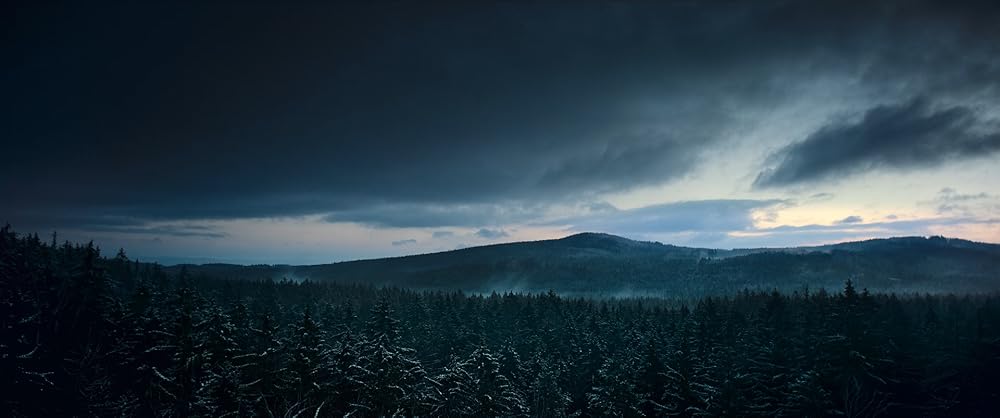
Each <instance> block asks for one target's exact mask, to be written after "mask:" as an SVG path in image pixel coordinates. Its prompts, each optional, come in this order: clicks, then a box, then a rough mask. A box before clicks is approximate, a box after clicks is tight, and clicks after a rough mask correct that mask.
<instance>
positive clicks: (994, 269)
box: [170, 233, 1000, 297]
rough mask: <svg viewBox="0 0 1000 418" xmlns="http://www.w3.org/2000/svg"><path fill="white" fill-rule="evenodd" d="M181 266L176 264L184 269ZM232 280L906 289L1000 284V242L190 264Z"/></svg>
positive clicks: (619, 291) (590, 237)
mask: <svg viewBox="0 0 1000 418" xmlns="http://www.w3.org/2000/svg"><path fill="white" fill-rule="evenodd" d="M180 268H181V266H174V267H171V268H170V269H171V270H175V271H176V270H179V269H180ZM185 268H187V269H188V271H189V272H190V273H192V274H195V275H207V276H211V277H223V278H232V279H265V278H272V279H275V280H279V279H282V278H288V279H291V280H313V281H337V282H358V283H370V284H375V285H394V286H401V287H409V288H417V289H441V290H451V289H458V290H463V291H470V292H492V291H497V292H506V291H526V292H538V291H546V290H549V289H553V290H555V291H557V292H560V293H564V294H590V295H604V296H627V295H658V296H668V297H669V296H677V297H689V296H701V295H713V294H731V293H734V292H737V291H740V290H742V289H744V288H749V289H780V290H785V291H796V290H803V289H805V288H808V289H812V290H817V289H819V288H827V289H839V288H840V287H841V286H842V284H843V282H844V280H846V279H848V278H852V279H853V280H854V281H855V282H856V283H858V286H859V288H863V287H866V288H869V289H871V290H891V291H897V292H935V293H942V292H944V293H947V292H990V291H996V290H1000V245H996V244H982V243H975V242H971V241H965V240H958V239H947V238H941V237H931V238H924V237H905V238H890V239H877V240H869V241H861V242H848V243H840V244H834V245H826V246H820V247H798V248H780V249H739V250H714V249H705V248H689V247H678V246H673V245H665V244H660V243H655V242H640V241H633V240H629V239H626V238H622V237H618V236H614V235H607V234H598V233H581V234H576V235H572V236H569V237H566V238H562V239H556V240H545V241H534V242H519V243H510V244H498V245H489V246H482V247H473V248H465V249H460V250H454V251H447V252H441V253H433V254H424V255H414V256H407V257H396V258H384V259H375V260H361V261H351V262H341V263H333V264H323V265H312V266H287V265H273V266H272V265H257V266H237V265H228V264H207V265H197V266H196V265H186V266H185Z"/></svg>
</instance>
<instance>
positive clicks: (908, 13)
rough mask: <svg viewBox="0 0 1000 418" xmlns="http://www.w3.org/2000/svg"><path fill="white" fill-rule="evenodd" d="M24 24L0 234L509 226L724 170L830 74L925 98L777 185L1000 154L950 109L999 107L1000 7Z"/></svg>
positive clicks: (518, 7) (259, 12) (14, 39)
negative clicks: (555, 208)
mask: <svg viewBox="0 0 1000 418" xmlns="http://www.w3.org/2000/svg"><path fill="white" fill-rule="evenodd" d="M7 7H10V8H11V9H10V10H6V13H3V18H2V19H3V22H2V23H4V27H5V30H6V36H5V37H3V39H2V41H0V42H3V46H4V51H5V52H6V54H5V55H7V57H8V60H7V62H8V63H9V64H8V65H7V66H5V68H4V73H3V75H2V78H0V87H2V91H3V93H4V94H3V97H4V98H3V100H2V108H0V118H2V119H0V122H2V123H0V137H2V138H4V151H5V156H6V157H7V158H5V159H4V163H3V164H0V192H2V193H3V194H4V195H5V196H15V197H16V198H14V199H5V200H4V201H3V202H0V215H2V216H5V217H6V218H7V219H0V221H2V220H10V221H12V222H18V221H20V222H22V223H29V224H31V225H38V226H53V225H75V226H81V225H98V226H101V225H103V226H104V227H106V226H107V225H109V224H113V223H115V222H118V221H117V220H120V219H126V220H129V222H136V223H141V222H142V221H149V220H160V221H170V220H181V219H184V220H187V219H233V218H250V217H272V216H297V215H308V214H323V215H325V216H326V215H328V220H330V221H333V222H360V223H364V224H368V225H374V226H384V227H397V226H422V227H441V226H472V227H475V228H479V227H486V226H491V227H495V226H496V225H498V224H501V223H503V222H506V221H507V220H511V219H519V220H523V219H526V218H530V217H531V216H533V215H532V214H535V213H541V212H543V211H544V208H545V207H546V206H547V205H553V204H567V202H569V204H573V203H575V202H577V201H593V200H598V199H596V198H595V196H596V197H598V198H599V196H600V195H602V194H606V193H612V192H621V191H627V190H632V189H635V188H639V187H644V186H651V185H661V184H665V183H669V182H672V181H677V180H678V179H682V178H684V177H685V176H688V175H690V174H691V173H693V172H695V171H696V170H698V169H699V168H704V167H708V168H709V169H711V167H712V164H713V163H714V161H713V156H714V155H715V153H717V152H718V148H719V147H725V146H726V144H725V143H724V138H725V137H726V136H727V135H733V133H734V132H740V129H739V127H740V125H738V123H740V122H739V121H740V118H741V117H744V114H745V112H746V111H748V110H752V109H769V108H773V107H775V106H778V105H780V104H781V103H783V101H784V100H787V99H788V98H789V97H795V96H796V94H798V93H797V91H796V90H795V89H794V88H790V87H789V86H796V85H812V83H813V81H815V80H816V79H820V78H823V77H831V78H836V77H841V78H845V79H849V80H854V81H856V82H857V83H861V84H863V85H865V86H867V88H868V89H869V90H870V91H871V92H873V94H885V95H887V96H891V97H897V96H899V95H901V94H905V95H906V97H910V96H913V95H925V96H927V97H928V100H929V102H920V101H918V102H913V103H906V104H902V105H892V106H882V107H877V108H874V109H872V110H870V111H869V112H868V113H867V114H866V115H865V117H864V118H863V120H862V121H860V122H858V123H848V124H836V125H831V126H828V127H826V128H824V129H822V130H820V131H817V132H816V133H815V134H813V135H812V136H810V137H809V138H807V139H806V140H805V141H803V142H802V143H800V144H797V145H793V146H792V147H790V148H788V149H786V150H785V152H783V153H782V154H781V155H780V156H779V157H780V158H779V159H778V160H777V161H778V164H777V165H776V166H775V167H773V170H771V171H767V172H766V173H762V174H761V176H760V177H759V178H758V180H757V185H758V186H761V187H764V186H780V185H787V184H792V183H796V182H800V181H809V180H818V179H824V178H828V177H831V176H837V175H841V174H850V173H855V172H859V171H862V170H865V169H869V168H883V167H887V168H912V167H920V166H927V165H934V164H939V163H941V162H943V161H947V160H951V159H957V158H962V157H965V156H969V155H977V154H983V153H988V152H992V151H993V150H995V149H996V146H997V145H996V142H997V140H996V137H995V135H994V134H991V133H988V132H986V133H984V132H979V131H977V130H974V129H973V128H970V127H968V126H967V123H970V122H976V121H977V119H976V116H975V115H974V112H972V110H971V109H970V108H969V107H965V106H951V107H935V106H932V105H931V104H936V103H938V100H937V99H938V98H939V96H940V97H943V96H948V98H949V99H950V100H952V101H954V100H956V99H955V97H956V96H957V95H977V97H980V98H982V97H983V96H984V95H986V96H985V97H988V98H995V94H996V92H997V89H996V85H997V80H1000V65H997V61H996V59H995V57H996V56H998V45H1000V42H998V40H1000V36H998V31H1000V29H998V28H1000V25H996V22H997V21H998V20H997V17H998V14H997V8H996V4H995V3H986V2H983V3H979V2H948V3H943V2H942V3H936V2H915V1H901V2H892V1H888V2H880V3H879V4H878V6H877V7H873V6H872V5H870V4H868V3H863V2H842V1H829V2H825V1H816V2H784V1H774V2H770V1H762V2H747V3H742V4H733V3H724V2H719V3H713V2H689V1H678V2H650V3H641V2H636V3H630V2H606V3H601V2H578V3H575V4H572V5H569V4H563V3H552V4H544V3H539V4H527V3H524V2H513V3H507V4H486V3H483V2H468V3H454V4H448V5H444V4H435V5H428V4H417V3H398V2H392V3H389V2H386V3H381V2H364V3H361V2H331V3H326V4H323V3H310V4H300V5H296V6H295V7H285V8H278V7H276V6H274V5H272V4H269V3H264V2H245V3H240V4H238V5H235V4H230V3H217V2H196V3H195V2H193V3H181V2H169V3H167V2H164V3H159V2H154V3H150V2H137V3H131V4H117V5H111V4H105V3H94V2H78V3H73V4H68V5H58V4H55V3H47V2H25V3H15V4H13V5H10V6H7ZM991 95H993V96H991ZM928 103H930V104H928ZM991 135H992V136H991ZM944 136H948V137H949V138H950V139H949V140H948V141H950V142H947V143H946V142H945V141H944V140H942V139H940V138H942V137H944ZM865 150H872V151H871V153H870V155H869V153H868V152H865ZM526 202H530V203H526Z"/></svg>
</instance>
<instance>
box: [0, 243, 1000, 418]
mask: <svg viewBox="0 0 1000 418" xmlns="http://www.w3.org/2000/svg"><path fill="white" fill-rule="evenodd" d="M0 329H2V330H3V331H2V333H0V376H3V379H2V380H0V385H2V388H0V415H3V416H11V417H22V416H24V417H42V416H45V417H55V416H142V417H190V416H205V417H224V416H229V417H244V416H265V417H277V416H280V417H323V416H351V417H383V416H435V417H437V416H441V417H457V416H476V417H489V416H531V417H568V416H578V417H604V416H624V417H643V416H656V417H660V416H663V417H667V416H669V417H757V416H759V417H822V416H844V417H877V416H885V417H920V416H960V417H986V416H994V415H995V414H996V411H997V410H1000V409H998V408H1000V398H998V391H1000V380H998V379H997V376H1000V298H998V295H996V294H976V295H950V294H916V293H909V294H884V293H877V292H869V291H867V290H866V289H859V288H856V287H855V285H854V284H853V283H852V282H851V281H849V280H845V283H844V286H843V288H842V290H840V291H837V292H827V291H824V290H818V291H805V290H803V291H797V292H783V293H782V292H777V291H762V290H744V291H739V292H735V293H732V294H728V295H719V296H709V297H702V298H698V299H690V300H684V301H678V300H677V299H659V298H618V299H615V298H608V299H586V298H576V297H566V296H560V294H559V293H558V289H555V290H553V291H549V292H543V293H509V292H508V293H492V294H465V293H462V292H458V291H418V290H412V289H404V288H399V287H377V286H373V285H370V284H368V285H365V284H346V283H317V282H311V281H302V282H296V281H290V280H272V279H263V278H262V279H260V280H225V279H221V278H218V277H205V276H201V275H198V274H192V273H190V272H188V271H187V270H185V269H180V270H179V271H178V272H176V273H174V272H170V273H168V272H167V271H166V270H165V269H163V268H161V267H160V266H158V265H156V264H151V263H141V262H139V261H138V260H132V259H130V258H129V257H128V256H127V253H126V252H125V251H124V250H119V251H118V252H117V253H116V254H115V255H114V256H104V255H102V254H101V251H100V250H99V249H98V248H96V247H95V246H94V245H93V244H92V243H91V244H85V245H83V244H71V243H69V242H65V243H58V242H56V240H55V236H53V239H52V240H51V241H49V240H42V239H40V238H39V237H38V236H37V235H20V234H17V233H15V232H14V231H13V230H12V229H11V228H10V227H9V226H8V227H5V228H3V229H2V231H0Z"/></svg>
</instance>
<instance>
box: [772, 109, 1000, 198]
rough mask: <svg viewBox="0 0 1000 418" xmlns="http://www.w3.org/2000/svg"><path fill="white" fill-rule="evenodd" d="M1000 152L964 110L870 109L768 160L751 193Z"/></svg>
mask: <svg viewBox="0 0 1000 418" xmlns="http://www.w3.org/2000/svg"><path fill="white" fill-rule="evenodd" d="M998 151H1000V129H998V128H997V127H996V126H990V125H988V124H986V123H984V122H983V121H981V120H980V119H978V118H977V117H976V115H975V113H974V112H973V110H972V109H970V108H968V107H964V106H953V107H945V108H935V107H933V106H931V105H930V104H929V103H928V102H927V100H926V99H924V98H917V99H914V100H912V101H909V102H907V103H902V104H898V105H884V106H877V107H874V108H872V109H870V110H868V111H866V112H865V113H864V116H863V117H862V118H861V120H859V121H857V122H846V123H834V124H830V125H827V126H824V127H822V128H820V129H819V130H817V131H816V132H815V133H813V134H812V135H810V136H809V137H808V138H806V139H805V140H803V141H802V142H797V143H794V144H792V145H789V146H787V147H785V148H784V149H782V150H781V151H779V152H777V153H775V154H772V155H771V156H770V157H769V159H770V160H772V161H774V162H775V164H774V166H773V167H770V168H767V169H765V170H764V171H761V172H760V174H759V175H758V176H757V179H756V180H755V181H754V186H757V187H773V186H787V185H791V184H796V183H802V182H815V181H819V180H830V179H834V180H835V179H838V178H843V177H846V176H851V175H855V174H858V173H863V172H866V171H872V170H879V169H899V170H912V169H917V168H923V167H929V166H937V165H941V164H944V163H946V162H950V161H955V160H959V161H960V160H963V159H969V158H980V157H984V156H989V155H991V154H994V153H996V152H998Z"/></svg>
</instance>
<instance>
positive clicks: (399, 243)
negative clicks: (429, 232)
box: [392, 238, 417, 247]
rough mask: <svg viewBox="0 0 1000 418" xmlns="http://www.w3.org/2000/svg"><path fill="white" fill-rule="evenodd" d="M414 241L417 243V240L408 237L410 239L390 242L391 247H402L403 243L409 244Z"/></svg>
mask: <svg viewBox="0 0 1000 418" xmlns="http://www.w3.org/2000/svg"><path fill="white" fill-rule="evenodd" d="M416 243H417V240H415V239H412V238H410V239H401V240H398V241H393V242H392V246H393V247H402V246H404V245H410V244H416Z"/></svg>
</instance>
